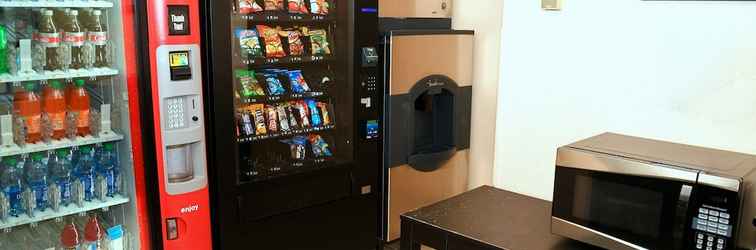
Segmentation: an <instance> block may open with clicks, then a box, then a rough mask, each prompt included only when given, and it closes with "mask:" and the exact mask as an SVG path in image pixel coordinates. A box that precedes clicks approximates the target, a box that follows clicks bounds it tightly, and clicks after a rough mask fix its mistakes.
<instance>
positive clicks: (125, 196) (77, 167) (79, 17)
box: [0, 0, 149, 249]
mask: <svg viewBox="0 0 756 250" xmlns="http://www.w3.org/2000/svg"><path fill="white" fill-rule="evenodd" d="M131 5H132V4H131V3H122V2H120V1H91V0H90V1H79V0H71V1H44V0H39V1H0V23H2V26H0V157H1V158H2V164H0V189H2V192H0V230H2V232H0V249H78V248H76V247H82V248H83V247H87V249H105V248H108V249H139V248H140V246H144V245H145V244H148V243H147V242H148V241H147V240H148V239H149V236H148V235H149V230H148V228H146V227H145V226H146V223H145V222H146V219H147V217H146V215H147V203H146V198H145V186H144V185H145V183H144V178H143V176H144V171H145V169H144V167H143V166H144V164H143V160H142V156H143V152H142V147H141V143H142V142H141V140H140V139H141V138H140V133H141V129H142V126H141V125H140V118H139V116H138V114H139V113H140V112H139V111H140V108H139V96H138V95H137V94H136V93H137V90H138V86H137V81H136V79H137V78H136V73H137V68H136V64H135V62H136V57H135V53H134V51H135V47H134V46H135V45H134V43H132V42H131V41H133V40H134V30H133V29H134V25H133V23H132V21H133V20H130V18H131V16H132V13H131V10H132V9H133V8H132V7H131Z"/></svg>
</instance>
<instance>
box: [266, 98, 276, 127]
mask: <svg viewBox="0 0 756 250" xmlns="http://www.w3.org/2000/svg"><path fill="white" fill-rule="evenodd" d="M265 115H266V116H267V117H268V131H269V132H270V133H278V113H277V112H276V107H274V106H273V105H265Z"/></svg>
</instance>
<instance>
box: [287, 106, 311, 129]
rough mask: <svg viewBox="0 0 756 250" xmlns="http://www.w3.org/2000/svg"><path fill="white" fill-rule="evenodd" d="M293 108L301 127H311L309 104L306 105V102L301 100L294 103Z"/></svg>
mask: <svg viewBox="0 0 756 250" xmlns="http://www.w3.org/2000/svg"><path fill="white" fill-rule="evenodd" d="M291 106H292V107H293V108H294V111H295V113H294V115H295V116H296V117H297V121H299V125H300V127H301V128H308V127H310V118H309V117H308V116H309V115H308V114H309V112H308V111H307V104H305V103H304V101H301V100H300V101H292V102H291Z"/></svg>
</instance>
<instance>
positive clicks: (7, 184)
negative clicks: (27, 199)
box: [0, 156, 24, 217]
mask: <svg viewBox="0 0 756 250" xmlns="http://www.w3.org/2000/svg"><path fill="white" fill-rule="evenodd" d="M22 179H23V174H22V173H21V169H20V168H19V166H18V158H16V157H15V156H9V157H5V158H3V169H2V176H0V188H2V190H3V194H4V195H5V197H6V198H7V199H8V202H9V207H8V210H9V211H8V214H9V215H10V216H13V217H18V215H20V214H22V213H24V207H23V202H22V200H21V192H22V191H23V186H22V182H21V180H22Z"/></svg>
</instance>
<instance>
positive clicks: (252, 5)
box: [239, 0, 263, 14]
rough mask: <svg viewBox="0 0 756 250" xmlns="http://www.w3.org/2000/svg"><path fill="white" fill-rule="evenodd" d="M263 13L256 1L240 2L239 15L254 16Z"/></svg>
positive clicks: (241, 0)
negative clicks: (253, 14)
mask: <svg viewBox="0 0 756 250" xmlns="http://www.w3.org/2000/svg"><path fill="white" fill-rule="evenodd" d="M260 11H263V8H262V7H260V5H259V4H257V1H255V0H239V14H252V13H256V12H260Z"/></svg>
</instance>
